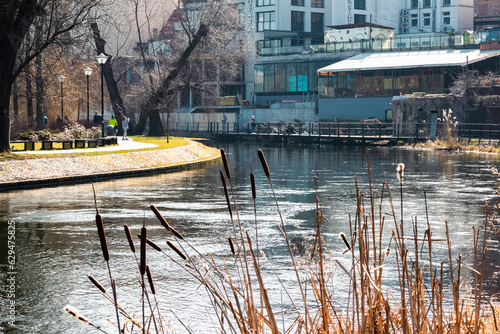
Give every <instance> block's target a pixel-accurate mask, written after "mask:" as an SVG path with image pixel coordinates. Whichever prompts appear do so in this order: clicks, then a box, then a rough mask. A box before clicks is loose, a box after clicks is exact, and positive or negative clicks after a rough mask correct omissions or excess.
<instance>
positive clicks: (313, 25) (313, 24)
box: [311, 12, 325, 33]
mask: <svg viewBox="0 0 500 334" xmlns="http://www.w3.org/2000/svg"><path fill="white" fill-rule="evenodd" d="M315 16H316V17H320V18H321V20H320V21H321V29H318V26H319V23H318V22H317V21H315V20H314V17H315ZM324 30H325V14H323V13H317V12H311V32H316V33H323V32H324Z"/></svg>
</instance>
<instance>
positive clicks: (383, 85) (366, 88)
mask: <svg viewBox="0 0 500 334" xmlns="http://www.w3.org/2000/svg"><path fill="white" fill-rule="evenodd" d="M448 73H449V71H447V70H446V69H443V68H415V69H394V70H377V71H355V72H333V73H327V72H325V73H319V78H318V94H319V96H321V97H336V98H342V97H346V98H352V97H388V96H396V95H400V94H411V93H414V92H426V93H428V94H443V93H445V88H446V86H447V83H448V82H449V81H450V80H449V78H447V77H449V74H448Z"/></svg>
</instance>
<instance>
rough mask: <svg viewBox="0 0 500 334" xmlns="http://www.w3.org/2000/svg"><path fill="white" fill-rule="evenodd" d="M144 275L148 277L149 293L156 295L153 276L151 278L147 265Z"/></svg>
mask: <svg viewBox="0 0 500 334" xmlns="http://www.w3.org/2000/svg"><path fill="white" fill-rule="evenodd" d="M146 274H147V275H148V282H149V287H150V288H151V292H152V293H153V295H154V294H155V293H156V291H155V285H154V283H153V276H151V270H149V266H148V265H146Z"/></svg>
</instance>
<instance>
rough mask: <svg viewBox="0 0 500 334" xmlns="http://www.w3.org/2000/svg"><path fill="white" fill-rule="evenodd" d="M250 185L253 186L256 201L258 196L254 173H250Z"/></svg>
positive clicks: (253, 195)
mask: <svg viewBox="0 0 500 334" xmlns="http://www.w3.org/2000/svg"><path fill="white" fill-rule="evenodd" d="M250 184H251V186H252V198H253V199H256V198H257V195H256V191H255V175H254V173H253V172H252V173H250Z"/></svg>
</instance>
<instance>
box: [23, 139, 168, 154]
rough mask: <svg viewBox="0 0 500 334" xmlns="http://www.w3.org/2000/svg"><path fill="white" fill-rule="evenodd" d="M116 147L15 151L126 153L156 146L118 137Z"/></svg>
mask: <svg viewBox="0 0 500 334" xmlns="http://www.w3.org/2000/svg"><path fill="white" fill-rule="evenodd" d="M117 139H118V145H110V146H103V147H95V148H74V149H71V150H48V151H44V150H38V151H15V152H14V153H17V154H19V153H20V154H37V155H38V154H66V153H82V152H106V151H128V150H132V151H133V150H140V149H143V148H151V147H156V146H158V145H156V144H148V143H140V142H136V141H134V140H133V139H132V138H129V139H127V140H122V138H121V137H118V138H117Z"/></svg>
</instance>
